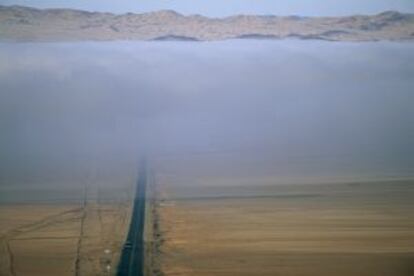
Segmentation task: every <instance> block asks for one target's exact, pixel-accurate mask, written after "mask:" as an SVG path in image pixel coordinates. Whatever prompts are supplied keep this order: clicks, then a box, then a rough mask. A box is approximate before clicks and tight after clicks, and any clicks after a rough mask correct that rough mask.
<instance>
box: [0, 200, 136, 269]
mask: <svg viewBox="0 0 414 276" xmlns="http://www.w3.org/2000/svg"><path fill="white" fill-rule="evenodd" d="M129 216H130V204H129V203H127V202H115V203H99V204H98V203H96V202H88V203H87V204H86V205H85V206H83V205H81V206H80V205H75V204H59V203H55V204H41V203H37V204H7V205H0V231H1V232H0V246H1V247H0V252H1V253H0V275H10V276H19V275H28V276H29V275H30V276H31V275H39V276H40V275H62V276H63V275H112V274H113V273H115V272H116V265H117V262H118V259H119V254H120V250H121V248H122V244H123V241H124V239H125V235H126V231H127V230H128V226H129V219H130V218H129Z"/></svg>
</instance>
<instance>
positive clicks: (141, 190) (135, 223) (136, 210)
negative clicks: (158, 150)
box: [117, 161, 147, 276]
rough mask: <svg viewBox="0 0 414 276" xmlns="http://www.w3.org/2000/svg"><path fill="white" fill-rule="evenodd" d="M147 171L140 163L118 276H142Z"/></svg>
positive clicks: (143, 163) (143, 164)
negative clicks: (129, 223)
mask: <svg viewBox="0 0 414 276" xmlns="http://www.w3.org/2000/svg"><path fill="white" fill-rule="evenodd" d="M146 185H147V170H146V164H145V161H143V162H142V163H141V166H140V169H139V174H138V181H137V186H136V190H135V198H134V206H133V210H132V217H131V225H130V228H129V232H128V237H127V239H126V241H125V244H124V247H123V249H122V253H121V259H120V262H119V266H118V272H117V275H118V276H132V275H134V276H143V275H144V219H145V217H144V216H145V189H146Z"/></svg>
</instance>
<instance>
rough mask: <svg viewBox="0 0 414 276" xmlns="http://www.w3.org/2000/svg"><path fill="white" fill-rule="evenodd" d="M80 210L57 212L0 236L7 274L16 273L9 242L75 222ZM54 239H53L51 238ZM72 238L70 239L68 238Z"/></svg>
mask: <svg viewBox="0 0 414 276" xmlns="http://www.w3.org/2000/svg"><path fill="white" fill-rule="evenodd" d="M81 210H82V209H81V208H74V209H69V210H66V211H63V212H59V213H56V214H54V215H50V216H47V217H45V218H43V219H40V220H38V221H35V222H31V223H28V224H24V225H21V226H19V227H16V228H14V229H11V230H9V231H7V232H6V233H5V234H3V235H2V236H0V241H2V242H3V243H4V245H5V248H6V252H7V255H8V265H9V268H8V271H9V274H10V275H12V276H16V271H15V269H14V259H15V258H14V254H13V251H12V248H11V245H10V241H11V240H20V239H17V238H16V237H17V236H19V235H23V234H27V233H30V232H33V231H36V230H39V229H43V228H46V227H48V226H51V225H53V224H57V223H63V222H67V221H70V220H77V219H78V213H79V211H81ZM49 238H50V237H44V238H43V237H39V238H26V239H25V238H23V239H22V240H33V239H49ZM51 238H54V237H51ZM59 238H65V237H59ZM70 238H72V237H70Z"/></svg>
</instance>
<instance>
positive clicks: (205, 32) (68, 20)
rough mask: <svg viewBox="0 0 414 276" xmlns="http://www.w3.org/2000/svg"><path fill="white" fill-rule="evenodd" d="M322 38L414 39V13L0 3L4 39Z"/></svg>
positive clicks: (357, 39)
mask: <svg viewBox="0 0 414 276" xmlns="http://www.w3.org/2000/svg"><path fill="white" fill-rule="evenodd" d="M168 38H171V40H180V38H183V40H184V41H212V40H225V39H257V38H260V39H286V38H297V39H320V40H329V41H377V40H414V14H411V13H401V12H398V11H384V12H381V13H378V14H376V15H351V16H340V17H332V16H331V17H309V16H299V15H291V16H278V15H248V14H238V15H233V16H227V17H222V18H214V17H206V16H203V15H198V14H192V15H183V14H180V13H178V12H176V11H173V10H159V11H153V12H148V13H124V14H114V13H109V12H94V11H84V10H77V9H37V8H32V7H25V6H17V5H14V6H2V5H0V40H2V41H82V40H104V41H106V40H162V41H164V40H169V39H168Z"/></svg>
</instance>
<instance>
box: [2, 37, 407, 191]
mask: <svg viewBox="0 0 414 276" xmlns="http://www.w3.org/2000/svg"><path fill="white" fill-rule="evenodd" d="M413 87H414V44H411V43H363V44H359V43H326V42H303V41H282V42H281V41H278V42H272V41H268V42H265V41H227V42H214V43H180V42H160V43H157V42H141V43H129V42H116V43H93V42H90V43H75V44H66V43H61V44H60V43H55V44H48V43H39V44H29V43H26V44H7V43H6V44H0V132H1V135H0V185H1V186H2V187H3V188H10V187H22V188H24V187H29V186H30V187H53V186H56V187H68V186H82V185H83V181H85V179H94V180H98V181H101V182H105V183H107V184H108V185H114V186H116V185H118V184H120V183H128V182H133V181H134V178H135V176H136V172H137V163H138V160H139V158H140V156H142V155H143V154H145V155H146V156H147V157H148V158H149V159H150V160H151V159H152V160H162V159H168V158H170V159H171V158H178V157H179V156H183V157H185V156H187V157H188V156H191V155H198V156H203V155H208V154H209V155H213V156H216V157H214V158H217V163H216V164H218V165H217V166H221V165H223V167H225V164H223V163H225V162H228V163H229V164H230V163H232V164H235V162H236V163H237V162H239V161H240V160H243V162H244V163H243V162H241V164H242V165H243V164H244V165H245V166H246V164H256V165H257V166H256V167H257V170H256V171H255V170H254V169H252V170H251V173H255V172H257V173H261V172H262V171H263V173H267V174H269V173H272V172H273V173H274V174H276V175H277V174H278V173H280V174H283V175H284V176H286V175H292V176H295V175H297V174H300V175H301V176H302V177H307V176H313V177H314V176H318V175H324V174H329V175H331V174H337V175H338V176H341V175H355V176H366V177H373V178H375V177H406V176H412V175H413V174H414V172H413V169H412V168H414V142H413V141H414V109H413V104H414V96H413ZM221 155H223V156H225V157H223V159H221V158H220V156H221ZM229 156H233V157H234V158H233V160H232V158H229ZM223 160H225V161H223ZM220 162H221V163H220ZM249 166H250V165H249ZM251 167H254V166H253V165H252V166H251Z"/></svg>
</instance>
